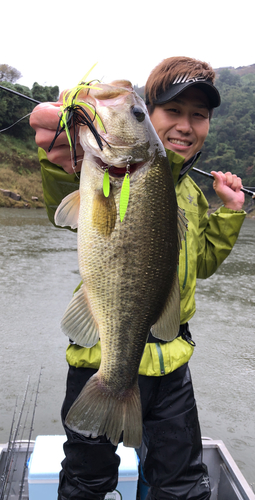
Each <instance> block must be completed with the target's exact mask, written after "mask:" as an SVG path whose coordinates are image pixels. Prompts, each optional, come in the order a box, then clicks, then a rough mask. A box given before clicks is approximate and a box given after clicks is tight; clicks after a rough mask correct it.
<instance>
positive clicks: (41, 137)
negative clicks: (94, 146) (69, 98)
mask: <svg viewBox="0 0 255 500" xmlns="http://www.w3.org/2000/svg"><path fill="white" fill-rule="evenodd" d="M62 103H63V92H62V93H61V95H60V97H59V100H58V101H57V102H44V103H42V104H39V105H38V106H36V107H35V108H34V110H33V112H32V114H31V117H30V125H31V127H32V128H33V129H34V130H35V132H36V135H35V142H36V144H37V146H39V147H41V148H43V149H44V150H45V151H46V153H47V157H48V159H49V160H50V161H51V162H52V163H55V164H57V165H61V167H62V168H63V169H64V170H65V171H66V172H67V173H69V174H73V171H74V170H73V162H72V159H71V154H70V145H69V142H68V139H67V136H66V134H60V135H59V136H58V137H57V139H56V140H55V143H54V146H53V148H52V150H51V151H50V152H49V151H48V149H49V146H50V145H51V143H52V141H53V139H54V137H55V134H56V129H57V126H58V122H59V113H60V112H61V111H60V106H61V104H62ZM77 142H78V144H77V147H76V153H77V166H76V168H75V170H76V172H79V171H80V169H81V162H82V159H83V156H84V151H83V149H82V147H81V146H80V144H79V138H77Z"/></svg>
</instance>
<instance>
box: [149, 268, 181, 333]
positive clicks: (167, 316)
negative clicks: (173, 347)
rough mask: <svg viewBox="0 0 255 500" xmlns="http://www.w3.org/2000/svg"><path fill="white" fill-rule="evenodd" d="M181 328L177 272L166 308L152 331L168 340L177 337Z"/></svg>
mask: <svg viewBox="0 0 255 500" xmlns="http://www.w3.org/2000/svg"><path fill="white" fill-rule="evenodd" d="M179 329H180V287H179V279H178V275H177V270H176V274H175V277H174V282H173V286H172V287H171V290H170V293H169V295H168V298H167V301H166V303H165V306H164V309H163V311H162V313H161V316H160V317H159V319H158V321H157V323H155V325H153V326H152V328H151V332H152V335H153V336H154V337H156V338H157V339H160V340H164V341H166V342H170V341H171V340H173V339H175V337H177V335H178V332H179Z"/></svg>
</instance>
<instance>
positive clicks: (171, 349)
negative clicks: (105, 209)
mask: <svg viewBox="0 0 255 500" xmlns="http://www.w3.org/2000/svg"><path fill="white" fill-rule="evenodd" d="M214 78H215V73H214V71H213V69H212V68H211V67H210V66H209V65H208V64H207V63H204V62H201V61H197V60H195V59H191V58H187V57H173V58H169V59H165V60H164V61H162V62H161V63H160V64H159V65H158V66H157V67H156V68H155V69H154V70H153V71H152V73H151V75H150V76H149V78H148V81H147V83H146V88H145V90H146V104H147V107H148V111H149V114H150V118H151V121H152V123H153V125H154V128H155V130H156V132H157V134H158V136H159V138H160V139H161V141H162V142H163V144H164V146H165V148H166V153H167V154H168V155H172V153H171V151H174V152H175V153H178V155H181V156H182V157H183V158H184V161H183V160H182V159H181V158H180V157H179V156H177V157H176V158H177V161H176V162H175V163H174V167H173V176H174V179H175V184H176V196H177V201H178V205H179V206H180V207H181V208H182V209H183V210H184V212H185V215H186V218H187V219H188V231H187V232H186V235H185V240H184V241H183V242H182V249H181V252H180V259H179V269H178V272H179V282H180V294H181V311H180V312H181V320H180V330H179V335H178V337H177V338H176V339H175V340H173V341H172V342H158V341H157V339H155V338H154V337H153V336H152V334H151V333H150V335H149V338H148V342H147V344H146V346H145V350H144V354H143V357H142V360H141V364H140V368H139V387H140V393H141V402H142V412H143V443H142V446H141V449H140V450H139V451H138V453H139V455H140V458H141V465H142V468H143V474H144V477H145V479H146V481H147V483H148V485H149V490H148V494H147V497H146V500H195V499H196V500H208V499H209V498H210V495H211V493H210V483H209V478H208V473H207V469H206V467H205V465H204V464H203V460H202V443H201V434H200V427H199V421H198V415H197V408H196V402H195V398H194V393H193V387H192V381H191V376H190V372H189V367H188V361H189V359H190V357H191V355H192V353H193V350H194V346H195V344H194V342H193V341H192V339H191V334H190V330H189V325H188V321H189V320H190V319H191V318H192V316H193V315H194V313H195V310H196V306H195V290H196V280H197V278H203V279H205V278H207V277H209V276H211V275H212V274H213V273H214V272H215V271H216V270H217V268H218V267H219V266H220V264H221V263H222V262H223V260H224V259H225V258H226V257H227V256H228V255H229V253H230V251H231V249H232V248H233V245H234V244H235V241H236V239H237V237H238V233H239V231H240V228H241V225H242V223H243V220H244V218H245V212H244V211H243V210H242V205H243V202H244V195H243V193H242V192H241V191H240V189H241V186H242V183H241V179H240V178H238V177H237V176H236V175H232V174H231V173H230V172H227V173H226V174H223V173H222V172H218V173H217V172H213V174H214V177H215V181H214V188H215V191H216V193H217V194H218V195H219V196H220V198H221V199H222V202H223V206H222V207H221V208H219V209H218V210H217V211H216V212H215V213H213V214H211V215H210V217H208V215H207V211H208V203H207V201H206V199H205V197H204V195H203V193H202V192H201V190H200V189H199V187H198V186H197V185H196V184H195V182H194V181H193V180H192V179H191V178H190V177H189V175H188V173H189V171H190V170H191V169H192V167H193V165H194V163H195V161H197V159H198V158H199V155H200V150H201V148H202V146H203V144H204V141H205V139H206V137H207V134H208V132H209V125H210V119H211V116H212V111H213V108H215V107H217V106H219V105H220V96H219V93H218V91H217V89H216V87H215V86H214ZM60 105H61V102H58V103H54V104H52V103H51V104H50V103H48V104H43V105H40V106H37V107H36V108H35V110H34V112H33V113H32V116H31V126H32V127H33V128H34V129H35V130H36V142H37V144H38V145H39V146H41V148H44V150H45V151H44V150H43V149H40V150H39V158H40V162H41V167H42V178H43V187H44V194H45V201H46V205H47V210H48V214H49V217H50V220H51V221H52V222H53V217H54V211H55V209H56V208H57V206H58V204H59V203H60V201H61V200H62V198H64V196H66V195H67V194H68V191H69V192H71V191H73V189H74V185H77V184H78V183H79V179H78V177H77V176H76V175H74V174H73V175H70V174H71V173H72V172H73V170H72V162H71V159H70V148H69V145H68V141H67V139H66V137H65V134H61V136H59V137H58V139H57V140H56V142H55V146H54V148H53V149H52V151H51V152H50V153H46V151H48V147H49V145H50V144H51V142H52V140H53V138H54V135H55V130H56V128H57V124H58V121H59V117H58V113H59V110H60ZM79 154H80V155H81V156H82V155H83V151H82V150H81V148H80V146H79V145H78V146H77V155H78V157H79ZM79 168H80V167H79ZM79 168H78V169H77V170H79ZM201 328H202V325H201ZM212 335H213V328H212ZM205 341H206V339H205ZM67 361H68V363H69V373H68V379H67V391H66V398H65V401H64V404H63V408H62V419H63V424H64V420H65V417H66V415H67V412H68V410H69V409H70V407H71V405H72V404H73V402H74V400H75V399H76V397H77V396H78V395H79V392H80V390H81V389H82V388H83V386H84V384H85V382H86V381H87V380H88V379H89V378H90V377H91V375H93V374H94V373H95V372H96V371H97V369H98V367H99V365H100V346H99V344H96V345H95V346H93V347H92V348H89V349H88V348H82V347H79V346H77V345H74V344H71V345H69V347H68V349H67ZM208 362H209V360H208ZM64 427H65V425H64ZM65 431H66V434H67V442H66V444H65V446H64V449H65V454H66V458H65V460H64V461H63V463H62V471H61V473H60V485H59V496H58V500H67V499H73V500H78V499H84V498H86V499H90V500H92V499H96V500H103V499H104V497H105V495H106V493H107V492H108V491H112V490H114V488H115V487H116V485H117V481H118V465H119V458H118V456H117V455H116V453H115V451H116V447H115V446H113V445H112V444H111V442H110V441H109V440H107V438H106V436H99V437H98V438H96V439H92V438H90V437H85V436H82V435H78V434H76V433H74V432H72V431H70V429H68V428H66V427H65Z"/></svg>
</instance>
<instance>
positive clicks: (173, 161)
mask: <svg viewBox="0 0 255 500" xmlns="http://www.w3.org/2000/svg"><path fill="white" fill-rule="evenodd" d="M166 154H167V158H168V160H169V163H170V166H171V169H172V173H173V178H174V185H175V186H176V184H178V183H179V182H180V181H181V180H182V179H183V177H185V175H187V173H188V172H189V171H190V170H191V169H192V168H193V166H194V165H195V163H196V162H197V161H198V159H199V157H200V155H201V151H199V152H198V153H196V154H195V155H194V156H192V158H190V159H189V160H188V161H187V162H185V158H183V156H181V155H178V154H177V153H174V152H173V151H170V149H166Z"/></svg>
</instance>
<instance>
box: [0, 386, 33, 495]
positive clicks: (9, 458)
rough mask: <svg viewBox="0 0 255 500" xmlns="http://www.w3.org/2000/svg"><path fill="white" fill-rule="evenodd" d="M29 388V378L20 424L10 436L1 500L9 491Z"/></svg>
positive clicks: (21, 409)
mask: <svg viewBox="0 0 255 500" xmlns="http://www.w3.org/2000/svg"><path fill="white" fill-rule="evenodd" d="M28 386H29V377H28V379H27V385H26V389H25V392H24V396H23V401H22V404H21V408H20V412H19V417H18V422H17V425H16V429H15V431H14V433H13V435H11V434H10V440H9V444H8V453H7V457H6V463H5V470H4V475H3V476H4V479H3V485H2V490H1V496H0V500H3V499H4V496H5V492H6V489H7V486H8V481H9V477H10V473H11V467H12V458H13V455H14V451H15V445H16V441H17V437H18V433H19V429H20V424H21V418H22V415H23V411H24V406H25V403H26V399H27V393H28Z"/></svg>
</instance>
